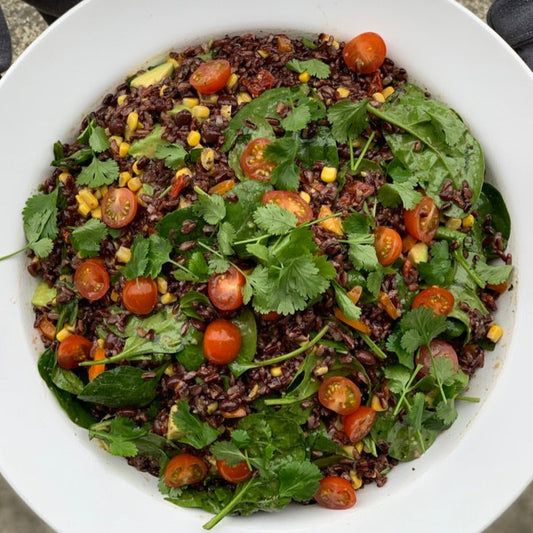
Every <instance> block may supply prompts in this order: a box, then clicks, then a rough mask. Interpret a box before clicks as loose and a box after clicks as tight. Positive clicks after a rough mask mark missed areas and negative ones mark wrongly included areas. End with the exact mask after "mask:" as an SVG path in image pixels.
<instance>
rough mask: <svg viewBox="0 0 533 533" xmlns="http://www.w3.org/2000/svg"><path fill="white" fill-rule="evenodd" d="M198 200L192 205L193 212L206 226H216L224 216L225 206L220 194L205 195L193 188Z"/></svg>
mask: <svg viewBox="0 0 533 533" xmlns="http://www.w3.org/2000/svg"><path fill="white" fill-rule="evenodd" d="M195 190H196V192H197V193H198V200H196V202H195V203H194V205H193V208H194V212H195V213H196V214H197V215H198V216H200V217H202V218H203V219H204V220H205V221H206V222H207V223H208V224H212V225H215V224H218V223H219V222H220V221H221V220H222V219H223V218H224V217H225V216H226V205H225V204H224V198H222V196H220V194H211V195H210V194H207V193H205V192H203V191H202V190H201V189H198V188H197V187H195Z"/></svg>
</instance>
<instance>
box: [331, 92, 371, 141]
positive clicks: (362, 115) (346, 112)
mask: <svg viewBox="0 0 533 533" xmlns="http://www.w3.org/2000/svg"><path fill="white" fill-rule="evenodd" d="M367 103H368V98H366V99H365V100H362V101H361V102H352V101H351V100H342V101H340V102H337V103H336V104H333V105H332V106H331V107H330V108H329V110H328V120H329V121H330V123H331V133H332V134H333V137H334V139H335V140H336V141H337V142H338V143H345V142H347V141H348V140H349V139H355V138H356V137H357V136H358V135H360V134H361V133H362V132H363V131H364V130H365V129H366V127H367V126H368V115H367V109H366V106H367Z"/></svg>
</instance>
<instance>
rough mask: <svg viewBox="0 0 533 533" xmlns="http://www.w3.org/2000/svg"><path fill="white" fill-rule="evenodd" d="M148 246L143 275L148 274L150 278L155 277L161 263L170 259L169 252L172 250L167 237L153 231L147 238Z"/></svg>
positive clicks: (160, 267)
mask: <svg viewBox="0 0 533 533" xmlns="http://www.w3.org/2000/svg"><path fill="white" fill-rule="evenodd" d="M148 240H149V243H150V246H149V250H148V256H147V259H148V266H147V268H146V270H145V272H144V276H149V277H151V278H152V279H155V278H157V276H158V275H159V273H160V272H161V269H162V268H163V265H164V264H165V263H168V262H169V261H170V252H172V244H170V241H169V240H168V239H165V238H163V237H161V236H160V235H158V234H157V233H153V234H152V235H150V237H149V238H148Z"/></svg>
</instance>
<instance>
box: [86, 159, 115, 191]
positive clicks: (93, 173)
mask: <svg viewBox="0 0 533 533" xmlns="http://www.w3.org/2000/svg"><path fill="white" fill-rule="evenodd" d="M118 175H119V168H118V163H117V162H116V161H114V160H113V159H106V160H105V161H100V160H99V159H98V157H97V156H96V155H94V156H93V158H92V161H91V162H90V163H89V165H88V166H86V167H83V168H82V170H81V172H80V174H79V175H78V177H77V178H76V183H77V184H78V185H87V186H89V187H93V188H94V187H100V186H102V185H111V183H113V182H114V181H115V180H117V179H118Z"/></svg>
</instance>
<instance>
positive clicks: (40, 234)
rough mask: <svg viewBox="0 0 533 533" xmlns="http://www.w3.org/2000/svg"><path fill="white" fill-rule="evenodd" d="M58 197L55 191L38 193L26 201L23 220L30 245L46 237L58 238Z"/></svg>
mask: <svg viewBox="0 0 533 533" xmlns="http://www.w3.org/2000/svg"><path fill="white" fill-rule="evenodd" d="M57 195H58V190H57V189H55V190H54V191H52V192H51V193H50V194H44V193H38V194H34V195H33V196H31V197H30V198H28V199H27V200H26V204H25V205H24V209H23V210H22V218H23V224H24V234H25V235H26V239H28V242H30V244H31V243H34V242H36V241H38V240H39V239H42V238H44V237H46V238H49V239H55V238H56V237H57V232H58V230H57V214H58V209H57Z"/></svg>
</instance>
